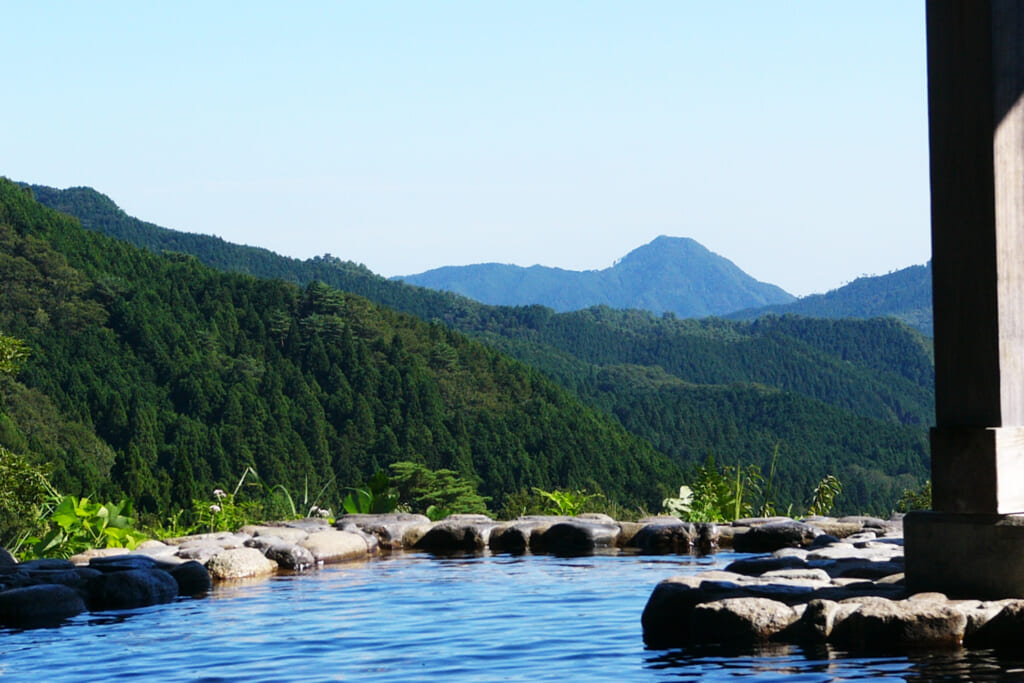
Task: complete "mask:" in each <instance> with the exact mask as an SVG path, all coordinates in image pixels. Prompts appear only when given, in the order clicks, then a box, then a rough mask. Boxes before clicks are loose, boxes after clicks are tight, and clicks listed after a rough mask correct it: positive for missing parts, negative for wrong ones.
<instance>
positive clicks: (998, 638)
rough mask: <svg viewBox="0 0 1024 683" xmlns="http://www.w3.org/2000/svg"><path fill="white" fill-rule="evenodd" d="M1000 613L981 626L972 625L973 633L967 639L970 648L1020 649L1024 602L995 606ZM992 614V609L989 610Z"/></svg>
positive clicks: (966, 642) (1012, 601) (1023, 623)
mask: <svg viewBox="0 0 1024 683" xmlns="http://www.w3.org/2000/svg"><path fill="white" fill-rule="evenodd" d="M995 607H996V608H997V609H998V611H997V612H996V613H995V615H990V617H989V619H988V620H987V621H985V622H984V623H981V624H980V625H976V626H974V625H972V626H974V628H973V629H972V631H973V632H972V633H969V634H968V636H967V637H966V639H965V644H966V645H968V646H970V647H988V648H1004V647H1013V648H1019V647H1020V643H1021V634H1022V633H1024V600H1010V601H1005V604H1002V605H996V606H995ZM988 611H989V612H991V611H992V610H991V608H990V609H989V610H988Z"/></svg>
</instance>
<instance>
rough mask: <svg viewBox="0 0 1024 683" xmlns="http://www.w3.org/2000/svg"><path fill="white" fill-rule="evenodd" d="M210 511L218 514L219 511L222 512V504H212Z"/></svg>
mask: <svg viewBox="0 0 1024 683" xmlns="http://www.w3.org/2000/svg"><path fill="white" fill-rule="evenodd" d="M210 512H212V513H213V514H217V513H218V512H220V505H211V506H210Z"/></svg>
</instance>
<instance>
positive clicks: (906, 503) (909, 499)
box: [896, 479, 932, 512]
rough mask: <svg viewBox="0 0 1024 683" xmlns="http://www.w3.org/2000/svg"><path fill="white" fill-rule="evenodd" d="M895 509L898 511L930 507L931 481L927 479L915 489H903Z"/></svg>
mask: <svg viewBox="0 0 1024 683" xmlns="http://www.w3.org/2000/svg"><path fill="white" fill-rule="evenodd" d="M896 509H897V510H899V511H900V512H910V511H911V510H931V509H932V481H931V479H929V480H928V481H926V482H925V483H923V484H921V485H920V486H919V487H917V488H916V489H904V491H903V494H902V495H901V496H900V499H899V501H897V503H896Z"/></svg>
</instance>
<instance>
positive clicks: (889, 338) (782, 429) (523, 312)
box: [34, 188, 934, 513]
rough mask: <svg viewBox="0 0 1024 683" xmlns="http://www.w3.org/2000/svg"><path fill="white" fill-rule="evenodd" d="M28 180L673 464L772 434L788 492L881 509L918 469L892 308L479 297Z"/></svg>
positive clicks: (919, 365) (149, 240) (910, 393)
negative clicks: (161, 221)
mask: <svg viewBox="0 0 1024 683" xmlns="http://www.w3.org/2000/svg"><path fill="white" fill-rule="evenodd" d="M34 191H35V192H36V193H38V194H39V196H40V199H42V200H44V201H47V202H49V203H51V204H53V205H55V206H59V207H60V208H62V209H63V210H65V211H69V212H71V213H74V214H75V215H79V216H80V217H81V218H82V220H83V222H84V224H86V225H87V226H89V227H92V228H93V229H95V230H100V231H103V232H110V233H112V234H122V235H123V236H124V237H125V238H126V239H128V240H130V241H132V242H135V243H138V244H143V245H146V246H147V247H148V248H150V249H152V250H154V251H157V252H161V251H164V250H173V251H180V250H187V251H189V253H193V254H195V256H196V257H198V258H199V259H200V260H202V261H203V262H205V263H209V264H211V265H214V266H216V267H218V268H221V269H225V270H233V271H244V272H249V273H252V274H254V275H259V276H264V277H280V278H284V279H288V280H291V281H293V282H298V283H300V284H303V285H305V284H307V283H309V282H313V281H317V280H321V281H323V282H325V283H328V284H330V285H332V286H336V287H338V288H339V289H343V290H345V291H348V292H352V293H356V294H360V295H362V296H365V297H367V298H369V299H370V300H372V301H374V302H376V303H379V304H383V305H386V306H389V307H392V308H395V309H397V310H401V311H405V312H408V313H412V314H414V315H416V316H417V317H419V318H421V319H423V320H426V321H439V322H442V323H444V324H445V325H446V326H448V327H450V328H453V329H458V330H460V331H463V332H465V333H467V334H469V335H471V336H473V337H475V338H477V339H481V340H483V341H485V342H486V343H487V344H489V345H490V346H492V347H494V348H496V349H499V350H502V351H504V352H506V353H508V354H510V355H512V356H514V357H516V358H519V359H520V360H523V361H525V362H527V363H528V364H530V365H532V366H533V367H535V368H537V369H539V370H541V371H542V372H544V373H545V374H546V375H548V376H549V377H551V378H554V379H555V380H556V381H557V382H558V383H559V384H561V385H562V386H563V387H565V388H568V389H570V390H571V391H572V392H574V393H575V394H576V395H577V396H579V397H581V398H582V399H584V400H585V401H586V402H587V403H589V404H590V405H592V406H594V407H596V408H599V409H600V410H602V411H603V412H605V413H606V414H609V415H612V416H614V417H615V418H616V419H618V420H619V421H620V422H621V423H622V424H623V425H625V426H626V427H627V428H628V429H629V430H630V431H631V432H632V433H633V434H636V435H640V436H642V437H643V438H644V439H646V440H648V441H649V442H650V443H652V444H654V445H656V446H657V448H658V449H659V450H660V451H662V452H664V453H666V454H670V455H671V456H672V457H673V458H674V459H675V461H676V462H677V463H682V464H685V463H690V462H694V461H698V460H702V459H703V458H704V457H706V456H707V455H708V454H709V453H713V454H714V455H715V457H716V458H717V459H718V461H719V462H729V463H737V462H740V463H744V464H750V463H756V464H760V465H762V466H764V467H767V465H768V461H769V460H770V458H771V454H772V451H773V450H774V447H775V445H776V444H778V445H780V452H781V457H780V462H779V472H778V474H777V477H778V479H777V483H778V484H779V486H780V489H781V490H783V491H785V492H786V495H787V496H791V497H790V498H788V501H789V502H794V501H795V502H797V503H799V502H800V496H802V495H806V494H807V493H808V491H807V490H806V489H802V488H801V486H802V485H803V483H804V482H806V481H808V480H811V479H813V480H814V481H815V482H816V481H817V480H818V479H820V478H821V477H822V476H824V474H828V473H836V474H839V475H840V476H841V477H842V478H843V480H844V481H845V482H846V484H847V491H848V493H847V494H846V495H844V496H843V497H841V498H840V499H839V501H838V504H839V505H840V509H841V510H845V511H848V512H862V511H868V510H871V511H876V512H879V513H886V512H888V510H889V509H890V507H891V506H892V505H893V503H894V501H895V499H896V497H898V496H899V494H900V492H901V491H902V490H903V488H907V487H911V486H917V485H918V484H919V483H920V482H922V481H923V480H924V479H925V478H926V477H927V457H928V456H927V453H928V449H927V436H926V426H927V425H928V424H931V422H932V420H933V414H934V408H933V405H934V399H933V393H932V392H933V382H934V380H933V377H934V371H933V367H932V360H931V357H930V353H931V351H930V345H929V343H928V341H927V340H926V339H924V338H923V337H922V336H921V335H920V334H918V333H915V332H913V331H912V330H910V329H908V328H907V327H906V326H904V325H903V324H901V323H899V322H896V321H893V320H886V319H878V320H868V321H861V320H814V319H807V318H797V317H794V316H784V317H768V318H763V319H761V320H757V321H754V322H730V321H726V320H721V319H714V318H709V319H706V320H680V319H678V318H677V317H676V316H674V315H662V316H655V315H652V314H650V313H646V312H642V311H629V310H613V309H611V308H609V307H596V308H591V309H587V310H583V311H576V312H572V313H556V312H555V311H553V310H551V309H549V308H545V307H543V306H517V307H498V306H487V305H483V304H479V303H477V302H475V301H471V300H469V299H467V298H465V297H461V296H458V295H454V294H450V293H443V292H437V291H434V290H429V289H423V288H419V287H414V286H410V285H406V284H403V283H399V282H395V281H390V280H386V279H384V278H382V277H380V276H378V275H375V274H373V273H372V272H370V271H369V270H367V269H366V268H365V267H363V266H359V265H356V264H353V263H350V262H345V261H342V260H341V259H338V258H335V257H332V256H329V255H327V256H324V257H316V258H313V259H309V260H307V261H299V260H297V259H291V258H287V257H281V256H277V255H275V254H273V253H271V252H269V251H267V250H264V249H258V248H255V247H244V246H239V245H233V244H229V243H227V242H225V241H223V240H220V239H218V238H214V237H207V236H202V235H189V234H185V233H176V232H175V231H172V230H167V229H165V228H159V227H158V226H154V225H152V224H148V223H144V222H143V221H139V220H137V219H134V218H130V217H128V216H126V215H125V214H124V213H123V212H120V210H118V211H116V212H114V213H107V214H102V213H98V212H95V211H91V210H90V208H89V207H90V202H89V201H87V200H88V199H89V197H94V196H99V197H102V195H99V193H96V192H95V191H94V190H91V189H88V188H78V189H72V190H63V191H60V190H50V189H48V188H34ZM103 199H106V198H103ZM106 201H108V202H109V200H106ZM110 205H113V202H110ZM798 482H799V483H798ZM784 500H785V499H784Z"/></svg>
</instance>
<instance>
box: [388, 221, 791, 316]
mask: <svg viewBox="0 0 1024 683" xmlns="http://www.w3.org/2000/svg"><path fill="white" fill-rule="evenodd" d="M396 279H399V280H401V281H403V282H406V283H408V284H412V285H418V286H420V287H428V288H430V289H438V290H443V291H448V292H455V293H457V294H462V295H463V296H467V297H469V298H470V299H474V300H476V301H480V302H481V303H485V304H493V305H499V306H525V305H531V304H541V305H543V306H547V307H549V308H552V309H554V310H556V311H576V310H580V309H583V308H589V307H591V306H597V305H606V306H611V307H612V308H636V309H641V310H646V311H651V312H653V313H657V314H661V313H664V312H670V313H674V314H676V315H677V316H680V317H684V318H700V317H704V316H708V315H721V314H723V313H729V312H731V311H735V310H738V309H741V308H752V307H755V306H767V305H770V304H784V303H789V302H791V301H794V300H795V298H794V297H793V296H791V295H789V294H787V293H786V292H784V291H783V290H782V289H780V288H778V287H776V286H774V285H769V284H765V283H763V282H758V281H757V280H755V279H754V278H752V277H750V276H749V275H747V274H746V273H744V272H743V271H742V270H740V269H739V268H738V267H736V265H735V264H734V263H732V262H731V261H729V260H728V259H725V258H723V257H721V256H719V255H718V254H715V253H713V252H711V251H708V250H707V249H705V248H704V247H703V246H701V245H700V244H699V243H697V242H695V241H694V240H692V239H689V238H685V237H665V236H661V237H658V238H657V239H655V240H654V241H653V242H651V243H650V244H646V245H644V246H642V247H639V248H638V249H634V250H633V251H631V252H630V253H629V254H627V255H626V256H624V257H623V258H622V259H621V260H619V261H618V262H617V263H615V265H613V266H612V267H610V268H605V269H604V270H588V271H573V270H563V269H561V268H548V267H545V266H531V267H529V268H522V267H520V266H512V265H503V264H498V263H485V264H480V265H472V266H446V267H444V268H437V269H435V270H429V271H427V272H425V273H420V274H418V275H405V276H402V277H400V278H396Z"/></svg>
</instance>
